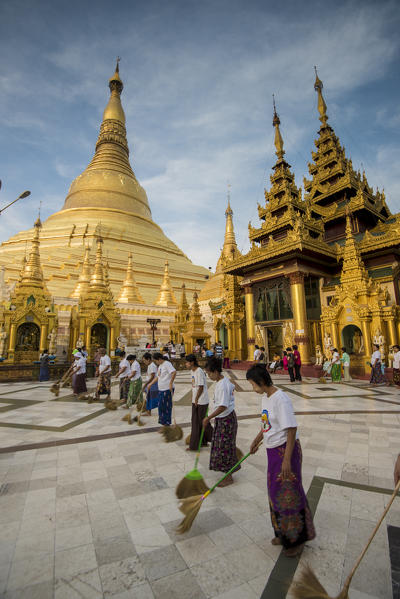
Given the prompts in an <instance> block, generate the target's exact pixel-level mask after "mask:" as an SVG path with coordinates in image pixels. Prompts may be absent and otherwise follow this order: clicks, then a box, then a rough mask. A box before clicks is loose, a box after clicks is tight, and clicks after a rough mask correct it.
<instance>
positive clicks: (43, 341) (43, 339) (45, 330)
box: [39, 324, 49, 353]
mask: <svg viewBox="0 0 400 599" xmlns="http://www.w3.org/2000/svg"><path fill="white" fill-rule="evenodd" d="M48 334H49V326H48V324H42V325H41V327H40V342H39V351H40V353H42V352H43V351H44V350H45V349H47V336H48Z"/></svg>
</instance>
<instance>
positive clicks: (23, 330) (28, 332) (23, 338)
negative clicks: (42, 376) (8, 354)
mask: <svg viewBox="0 0 400 599" xmlns="http://www.w3.org/2000/svg"><path fill="white" fill-rule="evenodd" d="M39 342H40V329H39V327H38V325H37V324H35V323H34V322H24V323H23V324H20V325H19V327H18V329H17V344H16V346H15V349H16V350H19V351H39Z"/></svg>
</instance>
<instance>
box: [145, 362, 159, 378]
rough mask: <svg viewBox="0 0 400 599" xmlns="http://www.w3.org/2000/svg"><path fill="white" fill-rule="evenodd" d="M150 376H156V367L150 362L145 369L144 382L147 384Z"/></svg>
mask: <svg viewBox="0 0 400 599" xmlns="http://www.w3.org/2000/svg"><path fill="white" fill-rule="evenodd" d="M152 374H155V375H156V376H157V366H156V364H154V362H150V364H149V365H148V367H147V372H146V381H147V382H149V380H150V379H151V375H152ZM153 378H154V377H153Z"/></svg>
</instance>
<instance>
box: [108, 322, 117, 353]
mask: <svg viewBox="0 0 400 599" xmlns="http://www.w3.org/2000/svg"><path fill="white" fill-rule="evenodd" d="M115 347H116V343H115V327H111V330H110V349H109V351H110V352H114V351H115Z"/></svg>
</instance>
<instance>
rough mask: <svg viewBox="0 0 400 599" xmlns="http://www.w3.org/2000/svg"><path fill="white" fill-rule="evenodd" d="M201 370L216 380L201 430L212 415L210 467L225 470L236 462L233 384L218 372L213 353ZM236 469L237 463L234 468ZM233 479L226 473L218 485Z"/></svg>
mask: <svg viewBox="0 0 400 599" xmlns="http://www.w3.org/2000/svg"><path fill="white" fill-rule="evenodd" d="M205 370H206V372H207V375H208V376H209V377H210V379H211V380H212V381H214V382H216V383H217V384H216V385H215V389H214V407H215V409H214V411H213V412H212V413H211V414H209V415H208V416H207V417H206V418H204V420H203V427H204V430H207V427H208V425H209V423H210V420H211V419H212V418H215V423H214V431H213V436H212V441H211V452H210V470H216V471H217V472H228V471H229V470H230V469H231V468H232V466H234V465H235V464H236V462H237V458H236V434H237V428H238V424H237V418H236V412H235V396H234V394H233V391H234V389H235V386H234V385H233V384H232V383H231V381H230V380H229V379H228V378H227V377H225V376H224V375H223V374H222V360H220V359H219V358H216V357H215V356H213V357H211V358H209V359H208V360H207V362H206V366H205ZM239 469H240V466H238V468H237V469H236V470H235V472H237V470H239ZM232 483H233V478H232V474H230V475H229V476H227V477H226V478H225V480H223V481H222V482H221V483H220V484H219V485H218V486H220V487H226V486H227V485H231V484H232Z"/></svg>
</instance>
